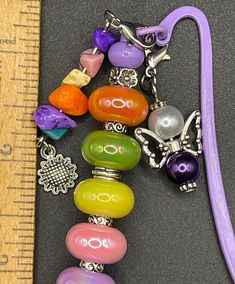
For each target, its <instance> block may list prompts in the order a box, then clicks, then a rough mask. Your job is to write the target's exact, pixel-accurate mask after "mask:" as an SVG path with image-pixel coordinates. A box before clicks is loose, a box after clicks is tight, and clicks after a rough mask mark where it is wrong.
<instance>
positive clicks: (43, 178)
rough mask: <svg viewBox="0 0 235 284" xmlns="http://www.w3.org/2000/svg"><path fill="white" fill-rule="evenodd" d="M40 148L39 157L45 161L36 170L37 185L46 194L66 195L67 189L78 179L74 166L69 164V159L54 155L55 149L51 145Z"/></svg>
mask: <svg viewBox="0 0 235 284" xmlns="http://www.w3.org/2000/svg"><path fill="white" fill-rule="evenodd" d="M48 146H49V148H47V147H42V148H41V156H42V157H43V158H45V159H46V161H42V162H41V163H40V166H41V169H40V170H38V175H39V177H40V178H39V180H38V183H39V184H41V185H43V186H44V190H45V191H46V192H50V191H51V192H52V193H53V194H55V195H58V194H59V193H60V192H62V193H67V192H68V189H69V188H72V187H74V186H75V182H74V181H75V180H76V179H77V178H78V174H77V173H76V170H77V167H76V165H74V164H72V163H71V159H70V158H69V157H67V158H64V157H63V156H62V155H61V154H58V155H56V151H55V148H54V147H53V146H51V145H48Z"/></svg>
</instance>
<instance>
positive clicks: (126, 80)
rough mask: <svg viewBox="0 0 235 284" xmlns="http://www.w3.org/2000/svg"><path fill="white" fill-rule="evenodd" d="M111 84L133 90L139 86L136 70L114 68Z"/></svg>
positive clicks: (110, 77) (110, 79) (111, 74)
mask: <svg viewBox="0 0 235 284" xmlns="http://www.w3.org/2000/svg"><path fill="white" fill-rule="evenodd" d="M109 82H110V84H111V85H121V86H123V87H128V88H133V87H136V86H137V84H138V73H137V72H136V71H135V70H134V69H129V68H118V67H113V68H112V69H111V71H110V76H109Z"/></svg>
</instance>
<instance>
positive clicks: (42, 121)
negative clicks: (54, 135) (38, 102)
mask: <svg viewBox="0 0 235 284" xmlns="http://www.w3.org/2000/svg"><path fill="white" fill-rule="evenodd" d="M34 120H35V122H36V123H37V125H38V127H39V128H41V129H45V130H51V129H54V128H75V127H77V123H76V122H75V121H73V120H72V119H71V118H69V117H68V116H67V115H65V114H64V113H63V112H61V111H59V110H58V109H57V108H55V107H53V106H51V105H43V106H39V107H38V108H37V110H36V111H35V113H34Z"/></svg>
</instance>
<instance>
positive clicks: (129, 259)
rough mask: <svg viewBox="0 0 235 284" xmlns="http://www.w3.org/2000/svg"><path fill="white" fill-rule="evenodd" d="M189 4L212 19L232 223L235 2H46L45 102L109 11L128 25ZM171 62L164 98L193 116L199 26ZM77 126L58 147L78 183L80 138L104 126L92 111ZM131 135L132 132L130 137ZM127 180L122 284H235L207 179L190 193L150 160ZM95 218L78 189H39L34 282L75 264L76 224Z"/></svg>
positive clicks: (180, 42) (161, 84)
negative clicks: (79, 202)
mask: <svg viewBox="0 0 235 284" xmlns="http://www.w3.org/2000/svg"><path fill="white" fill-rule="evenodd" d="M183 5H194V6H197V7H199V8H201V9H202V10H203V11H204V12H205V13H206V15H207V16H208V19H209V22H210V26H211V31H212V38H213V48H214V91H215V110H216V124H217V138H218V146H219V153H220V158H221V167H222V171H223V178H224V184H225V189H226V195H227V198H228V203H229V209H230V213H231V217H232V219H233V221H234V220H235V192H234V183H235V175H234V148H233V144H234V140H235V135H234V132H235V127H234V109H235V104H234V90H233V86H234V83H235V82H234V74H235V73H234V72H235V70H234V59H235V49H234V38H235V37H234V25H235V16H234V12H235V2H234V1H233V0H230V1H229V0H226V1H222V0H219V1H215V0H213V1H205V0H204V1H203V0H201V1H196V0H195V1H193V0H191V1H183V0H180V1H177V0H176V1H166V0H161V1H157V0H155V1H154V0H146V1H143V0H142V1H141V0H126V1H123V0H119V1H114V0H109V1H108V0H102V1H101V0H98V1H92V0H66V1H65V0H50V1H49V0H44V1H42V35H41V80H40V103H41V104H43V103H47V102H48V100H47V97H48V95H49V94H50V92H51V91H53V90H54V89H55V88H56V87H57V86H59V85H60V83H61V80H62V79H63V78H64V77H65V75H66V74H67V73H68V72H69V71H70V70H71V69H72V68H74V67H77V66H78V62H79V55H80V53H81V52H82V51H83V50H84V49H87V48H88V47H89V46H90V45H91V37H92V32H93V30H94V29H95V28H96V27H97V26H101V25H103V13H104V10H105V9H110V10H112V11H113V12H114V13H116V14H117V15H118V16H119V17H121V18H122V19H124V20H127V21H131V22H136V23H144V24H149V25H150V24H154V23H158V22H159V21H160V20H161V19H163V17H164V16H165V15H167V14H168V13H169V12H170V11H172V10H173V9H175V8H177V7H180V6H183ZM169 54H170V55H171V57H172V59H171V61H170V62H165V63H162V64H161V65H160V66H159V74H158V89H159V92H160V96H161V98H165V99H166V100H168V102H170V104H172V105H174V106H176V107H177V108H179V109H180V110H181V111H182V113H183V114H184V116H185V117H187V116H188V115H189V114H190V113H191V112H192V111H193V110H194V109H197V108H198V105H199V46H198V35H197V29H196V26H195V24H194V23H193V22H192V21H190V20H187V21H183V22H181V23H180V24H178V26H177V27H176V29H175V32H174V37H173V39H172V42H171V45H170V48H169ZM109 69H110V65H109V64H108V63H105V64H104V66H103V67H102V69H101V71H100V73H99V74H98V76H97V77H96V78H95V79H94V80H93V81H92V83H91V84H90V85H89V87H88V88H86V89H85V92H86V94H89V93H90V92H91V91H92V90H93V89H95V88H96V87H98V86H102V85H104V84H107V82H108V73H109ZM76 121H77V122H78V124H79V125H78V127H77V129H75V130H74V131H71V132H70V133H69V134H68V135H67V136H66V137H65V138H64V139H62V140H61V141H59V142H56V143H53V144H54V145H55V146H56V148H57V150H58V152H59V153H62V154H63V155H64V156H71V157H72V159H73V161H74V162H75V163H76V164H77V165H78V169H79V174H80V179H79V181H81V180H83V179H86V178H88V177H90V176H91V169H92V168H91V166H90V165H88V164H87V163H86V162H85V161H84V160H83V158H82V156H81V152H80V145H81V141H82V139H83V138H84V137H85V136H86V135H87V134H88V133H89V132H91V131H92V130H95V129H100V128H101V127H102V126H101V124H100V123H99V122H97V121H95V120H94V119H93V118H92V117H91V116H90V115H89V114H87V115H85V116H83V117H80V118H76ZM130 134H132V133H131V131H130ZM201 161H202V158H201ZM122 181H123V182H126V183H127V184H128V185H129V186H130V187H132V188H133V190H134V193H135V196H136V204H135V209H134V211H133V212H132V213H131V214H130V215H129V216H128V217H127V218H124V219H122V220H116V221H115V223H114V226H115V227H116V228H118V229H120V230H121V231H122V232H123V233H124V234H125V236H126V237H127V240H128V244H129V247H128V253H127V255H126V257H125V258H124V259H123V260H122V261H121V262H119V263H117V264H115V265H112V266H107V267H106V272H107V273H108V274H110V275H111V276H112V277H113V278H114V279H115V281H116V283H117V284H136V283H138V284H171V283H174V284H197V283H203V284H205V283H210V284H212V283H213V284H227V283H231V279H230V276H229V274H228V271H227V269H226V265H225V262H224V260H223V256H222V253H221V250H220V246H219V243H218V239H217V235H216V231H215V227H214V222H213V218H212V213H211V209H210V203H209V197H208V191H207V184H206V175H205V170H204V165H203V172H202V175H201V176H200V178H199V179H198V190H197V191H195V192H194V193H191V194H182V193H180V192H179V191H178V189H177V187H176V186H175V185H174V184H172V183H171V182H170V181H169V180H168V179H167V177H166V175H165V173H164V170H161V171H159V172H157V171H155V170H151V169H150V168H149V167H148V165H147V162H146V161H145V160H144V161H142V162H141V163H140V165H139V166H138V167H137V168H136V169H134V170H132V171H129V172H125V173H123V179H122ZM86 218H87V216H86V215H85V214H82V213H81V212H79V211H78V210H77V208H76V207H75V205H74V203H73V190H71V191H70V192H69V194H67V195H63V196H59V197H54V196H53V195H51V194H47V193H45V192H44V191H43V190H42V188H41V187H40V186H38V191H37V218H36V222H37V232H36V256H35V257H36V267H35V269H36V270H35V272H36V273H35V284H54V283H55V281H56V278H57V276H58V274H59V273H60V272H61V271H63V270H64V269H65V268H67V267H70V266H77V265H78V264H79V261H78V260H76V259H75V258H73V257H72V256H71V255H70V254H69V253H68V251H67V249H66V246H65V236H66V233H67V231H68V230H69V228H70V227H72V226H73V225H74V224H76V223H79V222H82V221H86V220H87V219H86Z"/></svg>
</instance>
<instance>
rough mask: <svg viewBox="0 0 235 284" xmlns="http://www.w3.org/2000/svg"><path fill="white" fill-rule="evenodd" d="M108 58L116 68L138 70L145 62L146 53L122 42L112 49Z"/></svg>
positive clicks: (115, 44) (114, 45)
mask: <svg viewBox="0 0 235 284" xmlns="http://www.w3.org/2000/svg"><path fill="white" fill-rule="evenodd" d="M108 57H109V61H110V62H111V63H112V64H113V65H114V66H115V67H121V68H131V69H137V68H138V67H140V66H141V65H142V63H143V62H144V51H143V50H140V49H138V48H137V47H135V46H134V45H129V44H128V42H127V41H123V40H122V41H119V42H116V43H114V44H113V45H112V46H111V47H110V49H109V52H108Z"/></svg>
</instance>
